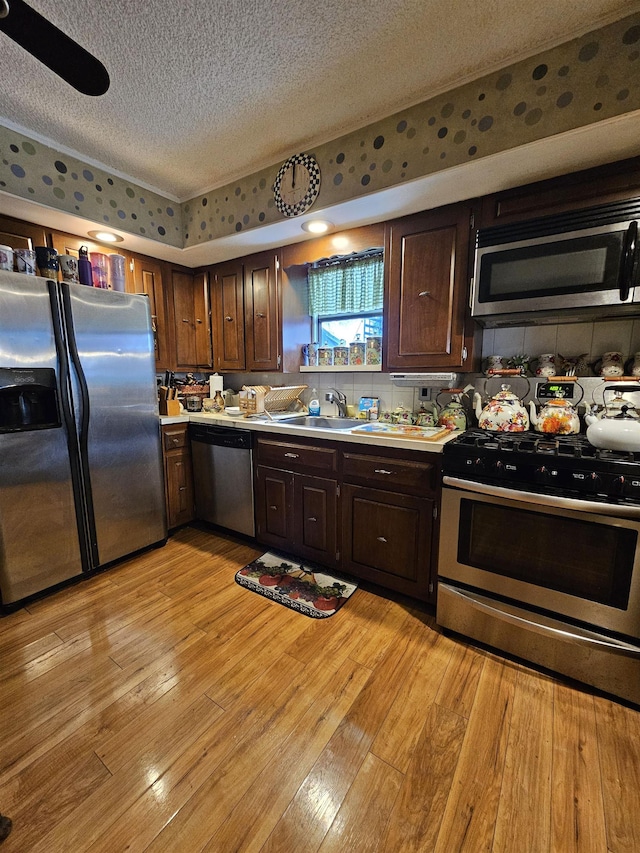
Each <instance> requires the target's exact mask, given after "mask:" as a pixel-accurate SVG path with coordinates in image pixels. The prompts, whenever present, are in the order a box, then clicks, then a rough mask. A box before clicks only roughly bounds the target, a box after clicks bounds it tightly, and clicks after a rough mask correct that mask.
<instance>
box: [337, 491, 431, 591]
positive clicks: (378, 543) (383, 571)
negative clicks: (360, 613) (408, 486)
mask: <svg viewBox="0 0 640 853" xmlns="http://www.w3.org/2000/svg"><path fill="white" fill-rule="evenodd" d="M433 510H434V501H433V500H429V499H426V498H420V497H415V496H414V495H405V494H400V493H399V492H387V491H382V490H381V489H371V488H367V487H364V486H355V485H351V484H349V483H347V484H345V485H344V486H343V491H342V513H343V525H342V552H343V560H342V567H343V569H344V570H345V572H348V573H351V574H354V575H356V576H357V577H359V578H363V579H364V580H369V581H372V582H373V583H376V584H379V585H380V586H383V587H386V588H388V589H394V590H396V591H398V592H402V593H405V594H407V595H411V596H413V597H414V598H421V599H423V600H429V599H430V598H431V592H432V586H431V545H432V534H433V524H434V519H433Z"/></svg>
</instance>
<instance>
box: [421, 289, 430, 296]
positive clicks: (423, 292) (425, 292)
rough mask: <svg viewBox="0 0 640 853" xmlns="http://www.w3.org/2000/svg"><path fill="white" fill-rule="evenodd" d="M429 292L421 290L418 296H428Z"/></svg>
mask: <svg viewBox="0 0 640 853" xmlns="http://www.w3.org/2000/svg"><path fill="white" fill-rule="evenodd" d="M430 292H431V291H429V290H421V291H420V293H419V294H418V296H428V295H429V293H430Z"/></svg>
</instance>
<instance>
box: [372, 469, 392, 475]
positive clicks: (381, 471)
mask: <svg viewBox="0 0 640 853" xmlns="http://www.w3.org/2000/svg"><path fill="white" fill-rule="evenodd" d="M373 473H374V474H393V471H387V469H386V468H374V469H373Z"/></svg>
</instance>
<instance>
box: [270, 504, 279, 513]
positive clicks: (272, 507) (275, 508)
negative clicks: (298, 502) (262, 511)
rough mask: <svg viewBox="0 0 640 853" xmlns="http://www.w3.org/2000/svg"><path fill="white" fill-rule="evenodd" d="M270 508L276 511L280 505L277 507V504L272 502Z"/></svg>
mask: <svg viewBox="0 0 640 853" xmlns="http://www.w3.org/2000/svg"><path fill="white" fill-rule="evenodd" d="M269 509H272V510H273V511H274V512H275V511H276V510H277V509H278V507H277V506H276V505H275V504H272V505H271V506H270V507H269Z"/></svg>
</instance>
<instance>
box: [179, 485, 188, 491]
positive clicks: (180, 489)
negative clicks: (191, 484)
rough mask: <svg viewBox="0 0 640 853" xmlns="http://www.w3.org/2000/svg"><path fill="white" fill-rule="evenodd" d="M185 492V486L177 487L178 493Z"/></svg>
mask: <svg viewBox="0 0 640 853" xmlns="http://www.w3.org/2000/svg"><path fill="white" fill-rule="evenodd" d="M186 490H187V487H186V486H179V487H178V491H179V492H186Z"/></svg>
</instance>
